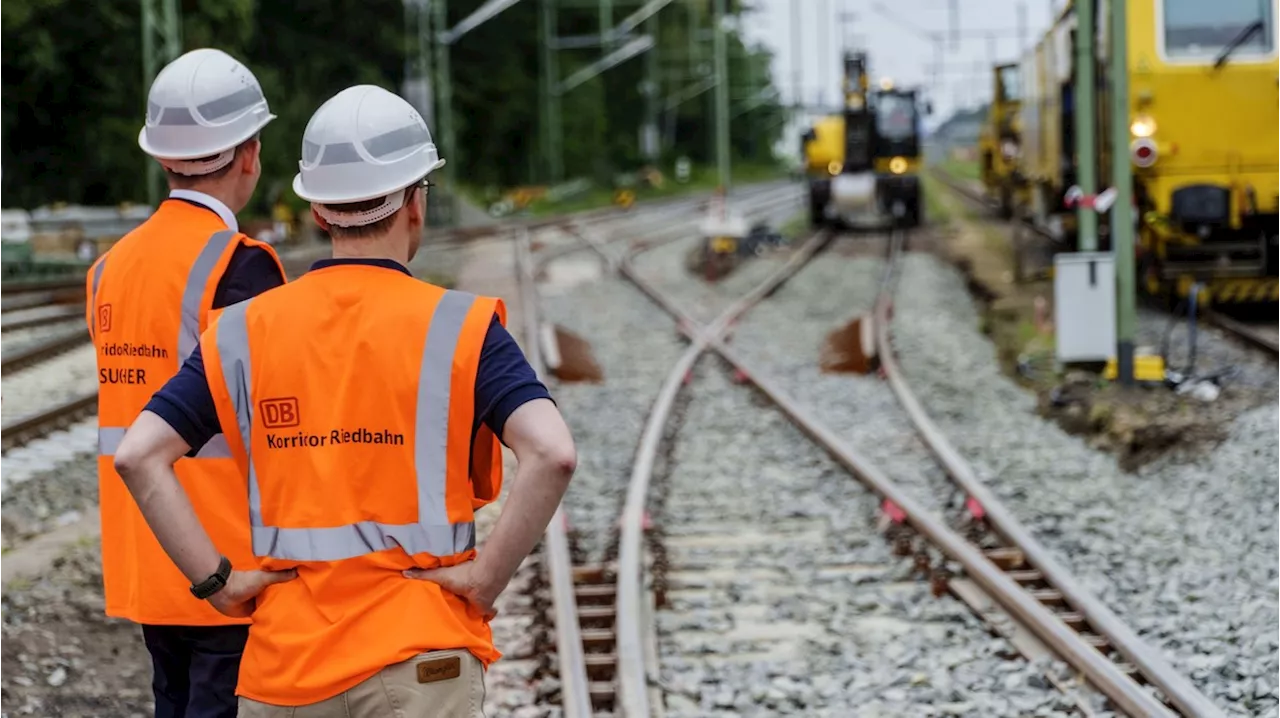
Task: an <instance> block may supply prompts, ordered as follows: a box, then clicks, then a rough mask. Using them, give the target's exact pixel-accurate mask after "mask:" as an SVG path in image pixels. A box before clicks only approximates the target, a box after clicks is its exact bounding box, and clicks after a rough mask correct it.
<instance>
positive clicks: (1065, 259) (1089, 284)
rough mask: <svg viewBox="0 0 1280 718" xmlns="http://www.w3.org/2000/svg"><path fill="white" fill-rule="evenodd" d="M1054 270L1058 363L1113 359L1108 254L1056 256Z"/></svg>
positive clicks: (1112, 261)
mask: <svg viewBox="0 0 1280 718" xmlns="http://www.w3.org/2000/svg"><path fill="white" fill-rule="evenodd" d="M1053 268H1054V272H1053V324H1054V329H1055V331H1056V335H1057V336H1056V343H1057V356H1058V361H1060V362H1064V363H1066V362H1099V361H1106V360H1107V359H1109V358H1110V357H1112V356H1114V355H1115V347H1116V270H1115V259H1114V258H1113V257H1112V256H1111V253H1110V252H1075V253H1071V254H1067V253H1063V254H1058V255H1057V256H1056V257H1054V262H1053Z"/></svg>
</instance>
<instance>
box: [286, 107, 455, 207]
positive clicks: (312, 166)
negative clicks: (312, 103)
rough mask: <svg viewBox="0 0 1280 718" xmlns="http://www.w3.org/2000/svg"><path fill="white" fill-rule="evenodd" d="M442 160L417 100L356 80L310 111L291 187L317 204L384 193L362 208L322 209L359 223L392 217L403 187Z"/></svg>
mask: <svg viewBox="0 0 1280 718" xmlns="http://www.w3.org/2000/svg"><path fill="white" fill-rule="evenodd" d="M443 165H444V160H442V159H440V155H439V154H438V153H437V152H436V146H435V143H433V142H432V141H431V131H430V130H428V129H427V123H426V121H424V120H423V119H422V115H420V114H418V111H417V110H415V109H413V105H410V104H409V103H408V102H407V101H405V100H404V98H402V97H400V96H399V95H396V94H395V93H392V92H388V91H387V90H384V89H382V88H381V87H377V86H375V85H356V86H355V87H348V88H347V89H345V90H343V91H342V92H339V93H338V94H336V95H334V96H333V97H332V98H330V99H329V101H328V102H326V103H324V104H323V105H321V106H320V109H318V110H316V113H315V114H314V115H312V116H311V121H310V122H308V123H307V129H306V130H305V131H304V132H303V133H302V161H300V162H299V163H298V168H299V170H300V171H299V172H298V174H297V176H295V177H294V178H293V191H294V192H295V193H297V195H298V196H299V197H301V198H302V199H304V200H307V201H308V202H311V203H313V204H316V205H321V204H347V203H350V202H363V201H367V200H371V199H377V198H378V197H385V198H386V200H387V201H386V202H384V203H383V204H382V205H380V206H378V207H375V208H374V209H371V210H366V211H363V212H342V213H337V212H332V211H330V210H327V209H325V208H323V207H317V208H316V212H318V213H319V214H320V216H321V217H323V218H324V219H325V221H327V222H329V223H330V224H335V225H338V226H340V227H355V226H360V225H366V224H372V223H373V222H377V221H378V220H380V219H383V218H385V217H390V216H391V215H392V214H394V213H395V212H396V210H398V209H400V207H401V205H402V204H403V203H404V194H403V193H402V192H399V190H402V189H404V188H406V187H409V186H410V185H413V184H415V183H417V182H418V181H420V180H422V179H423V178H424V177H426V176H427V175H428V174H430V173H431V172H432V171H434V170H435V169H436V168H438V167H441V166H443Z"/></svg>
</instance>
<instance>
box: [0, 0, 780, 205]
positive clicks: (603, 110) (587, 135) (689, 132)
mask: <svg viewBox="0 0 1280 718" xmlns="http://www.w3.org/2000/svg"><path fill="white" fill-rule="evenodd" d="M448 1H449V6H448V10H449V20H450V23H451V24H456V23H457V22H458V21H460V20H461V19H462V18H464V17H466V16H467V15H468V14H470V13H471V12H472V11H473V10H475V9H476V8H477V7H479V6H480V4H481V3H482V2H483V0H448ZM542 1H543V0H525V1H524V2H520V3H517V4H516V5H515V6H513V7H511V8H509V9H508V10H506V11H504V12H503V13H501V14H499V15H498V16H497V17H495V18H494V19H492V20H490V21H489V22H488V23H486V24H484V25H482V26H480V27H479V28H477V29H475V30H474V31H472V32H471V33H469V34H467V35H466V36H464V37H463V38H462V39H461V40H460V41H459V42H458V43H457V44H456V45H455V46H453V47H452V48H451V50H450V63H451V66H452V73H453V77H452V80H453V82H452V84H453V90H454V93H453V102H454V127H455V132H456V137H457V142H458V147H456V148H450V147H441V148H440V150H441V154H442V155H443V156H444V157H446V158H447V159H449V160H450V162H451V163H453V164H454V167H456V171H457V176H458V178H459V179H460V180H461V181H462V182H464V183H466V184H468V185H471V186H491V185H497V186H511V185H516V184H527V183H532V182H535V181H542V180H545V168H546V160H545V155H544V152H543V148H542V146H541V145H542V140H541V137H542V134H541V132H540V128H539V123H540V114H539V92H540V82H539V80H540V78H539V70H540V64H541V61H542V55H541V50H540V40H541V34H540V26H539V19H540V16H541V7H542V5H541V3H542ZM180 4H181V9H182V15H183V22H182V24H183V27H182V31H183V47H184V48H185V49H192V48H196V47H217V48H220V49H223V50H225V51H226V52H228V53H230V54H231V55H233V56H235V57H237V58H238V59H240V60H241V61H243V62H245V63H246V64H247V65H248V66H249V67H250V68H251V69H252V70H253V72H254V74H255V75H257V77H258V79H259V81H260V82H261V83H262V86H263V90H264V91H265V93H266V95H267V99H268V101H269V102H270V104H271V109H272V111H273V112H274V113H275V114H276V115H277V116H278V119H277V120H276V121H275V122H273V123H272V124H271V125H269V126H268V127H267V129H266V130H264V132H263V135H262V140H263V151H262V166H263V181H262V184H261V185H260V190H259V192H258V195H257V197H256V198H255V202H256V205H255V206H253V207H251V208H250V211H251V212H258V213H265V212H266V211H267V207H268V206H269V204H270V202H272V201H273V200H274V199H275V198H276V197H277V196H282V197H284V198H285V199H286V201H290V202H293V203H295V204H297V203H298V200H297V198H296V197H294V195H293V192H292V190H291V189H289V182H290V181H291V179H292V177H293V174H294V173H295V172H296V171H297V158H298V153H299V149H300V145H301V138H302V132H303V129H304V128H305V127H306V123H307V120H308V119H309V118H310V116H311V114H312V113H313V112H314V111H315V110H316V108H317V107H319V105H320V104H321V103H323V102H324V101H325V100H327V99H328V98H329V97H331V96H332V95H333V94H335V93H336V92H338V91H339V90H341V89H342V88H344V87H347V86H349V85H353V84H358V83H370V84H377V85H380V86H382V87H385V88H387V89H391V90H394V91H399V90H400V88H401V84H402V81H403V79H404V76H405V68H406V66H407V64H408V61H409V60H410V59H411V58H410V57H409V56H408V52H407V51H408V48H411V47H416V37H415V36H414V35H412V34H411V33H412V32H415V31H416V28H409V27H406V13H405V7H404V3H403V1H402V0H306V1H305V2H304V1H303V0H270V1H267V0H182V2H181V3H180ZM560 4H561V5H562V6H563V7H561V8H560V9H559V11H558V13H557V24H558V32H559V34H560V35H562V36H565V35H584V34H590V33H595V32H598V30H599V16H598V13H597V10H596V8H594V7H592V6H591V4H590V3H582V2H561V3H560ZM639 4H640V3H639V2H638V1H636V0H615V9H614V22H615V23H616V22H618V21H620V20H621V19H622V18H624V17H626V16H627V15H628V14H629V13H631V12H634V10H635V9H636V8H637V7H639ZM729 4H730V6H731V12H736V11H738V8H737V5H738V4H737V3H729ZM0 16H2V23H0V24H2V27H3V35H2V37H0V39H2V40H3V41H6V42H4V46H3V48H2V49H0V62H3V64H4V87H3V94H2V95H0V100H2V101H3V103H4V106H5V112H4V114H3V147H2V149H3V158H2V159H3V165H4V168H5V169H6V170H7V172H5V173H4V174H3V188H2V189H3V193H4V196H5V204H6V205H7V206H26V207H34V206H38V205H41V204H46V203H49V202H56V201H67V202H74V203H85V204H114V203H117V202H122V201H144V199H145V197H146V187H145V185H144V183H143V180H142V178H143V177H144V171H145V169H146V163H147V162H148V160H147V159H146V157H145V156H144V155H143V154H142V152H141V150H139V149H138V146H137V135H138V131H139V129H141V125H142V120H143V114H144V109H143V108H144V105H145V90H146V88H145V83H144V78H143V76H142V75H143V73H142V69H141V68H142V51H141V44H140V38H141V12H140V4H139V3H138V2H136V1H133V0H101V1H97V2H76V1H75V0H8V1H7V2H5V3H4V4H3V7H2V9H0ZM656 17H657V22H656V24H657V26H658V31H657V47H656V49H655V52H656V53H657V54H656V68H657V72H658V83H657V84H658V88H657V98H658V103H659V105H658V106H659V107H661V106H662V104H663V101H664V100H665V98H668V97H670V96H672V95H674V94H675V93H677V92H679V91H680V90H681V89H683V88H686V87H689V86H690V85H693V84H696V83H697V82H698V81H699V80H701V79H702V76H700V75H698V74H697V72H698V69H699V68H698V65H699V62H695V61H694V60H695V59H698V60H699V61H700V63H701V64H702V65H704V66H705V67H706V68H707V69H709V68H710V66H711V47H712V44H711V41H710V39H709V37H704V36H705V35H708V33H707V29H708V28H709V25H710V22H709V17H710V3H709V2H707V1H706V0H680V1H677V2H673V3H672V4H671V5H669V6H668V7H667V8H666V9H664V10H663V11H661V12H660V13H658V15H657V16H656ZM691 21H694V22H696V23H697V26H698V28H699V34H695V36H694V39H695V40H696V42H695V43H694V45H695V47H694V48H692V49H693V51H694V53H696V58H694V57H691V55H690V52H691V46H690V34H689V23H690V22H691ZM645 27H646V26H642V27H641V31H643V30H644V29H645ZM728 40H729V42H728V51H729V72H730V96H731V105H732V109H731V114H735V115H736V117H734V119H733V124H732V133H731V147H732V151H733V154H734V156H735V160H747V161H752V162H756V163H761V162H770V161H771V160H772V157H771V148H772V145H773V144H774V142H775V141H776V140H777V138H778V136H779V134H780V132H781V129H782V119H783V116H784V109H783V108H781V107H780V106H778V105H777V104H776V101H768V102H759V101H758V100H759V98H760V92H761V91H762V90H764V89H765V88H768V87H769V80H768V72H767V68H768V64H769V60H770V58H769V55H768V53H767V51H765V50H763V49H760V48H748V47H745V46H744V45H743V43H742V42H741V41H740V39H739V38H738V37H736V36H734V35H732V34H731V35H730V37H729V38H728ZM599 56H600V49H599V48H589V49H581V50H567V51H562V52H561V53H560V56H559V61H560V70H561V73H560V74H561V77H562V78H563V77H567V76H568V75H569V74H570V73H572V72H573V71H574V70H576V69H578V68H580V67H583V66H585V65H587V64H589V63H590V62H592V61H594V60H595V59H597V58H598V57H599ZM648 62H649V60H648V58H646V57H645V56H644V55H640V56H638V57H635V58H633V59H630V60H628V61H626V62H624V63H622V64H620V65H618V66H617V67H615V68H613V69H612V70H610V71H608V72H606V73H604V74H603V75H600V76H597V77H596V78H594V79H592V80H590V81H588V82H586V83H584V84H582V85H580V86H579V87H576V88H574V89H573V90H571V91H570V92H569V93H567V94H566V95H565V96H564V98H563V103H562V117H563V125H564V127H563V138H564V139H563V144H564V162H565V171H566V174H567V175H568V176H570V177H575V176H589V177H593V178H595V179H597V180H599V181H600V182H601V183H606V184H607V182H608V180H609V179H610V178H611V177H612V176H613V175H614V174H615V173H617V172H620V171H628V170H634V169H636V168H637V167H639V166H640V165H641V164H642V156H641V151H640V128H641V125H642V123H643V121H644V118H645V117H646V110H647V108H648V104H647V103H648V99H647V98H646V97H645V96H644V94H642V92H641V87H642V86H643V82H644V80H645V79H646V77H647V75H646V69H647V63H648ZM147 82H149V80H147ZM712 96H713V93H712V92H710V91H708V92H704V93H703V94H701V95H700V96H698V97H696V98H693V99H691V100H689V101H687V102H684V103H683V104H681V105H679V106H678V107H676V108H674V110H673V111H671V112H670V113H666V112H663V113H661V114H659V128H660V131H661V135H662V138H663V142H662V147H663V149H664V155H665V158H664V159H667V160H670V159H671V158H673V157H675V156H677V155H687V156H689V157H690V158H692V159H693V160H694V161H695V162H697V163H711V162H713V160H714V157H713V137H712V135H713V132H714V122H713V115H712V114H711V108H712V104H711V102H712ZM753 98H754V99H755V100H757V102H754V103H751V104H754V105H756V106H755V107H754V109H751V110H750V111H747V112H743V113H742V114H738V113H739V112H741V111H742V110H743V109H744V108H745V107H746V106H747V104H748V101H750V100H752V99H753ZM433 129H435V128H433ZM437 134H438V133H437ZM437 139H439V138H437Z"/></svg>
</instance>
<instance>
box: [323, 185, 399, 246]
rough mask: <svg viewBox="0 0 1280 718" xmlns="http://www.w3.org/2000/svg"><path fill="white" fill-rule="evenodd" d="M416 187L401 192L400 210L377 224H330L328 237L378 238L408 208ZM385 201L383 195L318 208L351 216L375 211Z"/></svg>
mask: <svg viewBox="0 0 1280 718" xmlns="http://www.w3.org/2000/svg"><path fill="white" fill-rule="evenodd" d="M417 186H418V185H416V184H415V185H410V186H408V187H405V188H404V190H403V191H404V204H402V205H401V206H400V209H397V210H396V211H394V212H392V213H391V214H390V215H389V216H387V217H383V218H382V219H380V220H378V221H377V222H370V223H369V224H362V225H358V226H355V227H339V226H338V225H336V224H333V223H330V224H329V236H330V237H332V238H334V239H364V238H368V237H378V236H381V235H383V234H386V233H387V232H388V231H390V229H391V225H392V224H393V223H394V222H395V221H396V215H398V214H400V212H401V211H402V210H403V209H404V208H405V207H406V206H408V204H409V199H410V197H409V196H410V195H411V194H412V193H413V190H414V188H415V187H417ZM386 201H387V195H383V196H381V197H375V198H374V199H366V200H361V201H359V202H346V203H343V204H321V205H320V206H321V207H324V208H325V209H326V210H328V211H330V212H336V213H339V214H351V213H355V212H367V211H369V210H371V209H377V208H378V207H381V206H382V205H383V204H385V203H386Z"/></svg>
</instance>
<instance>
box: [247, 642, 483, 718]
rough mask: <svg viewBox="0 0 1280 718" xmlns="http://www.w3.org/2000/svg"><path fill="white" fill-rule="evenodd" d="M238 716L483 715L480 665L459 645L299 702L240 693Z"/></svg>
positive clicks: (460, 717)
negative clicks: (339, 690) (336, 691)
mask: <svg viewBox="0 0 1280 718" xmlns="http://www.w3.org/2000/svg"><path fill="white" fill-rule="evenodd" d="M239 715H240V718H435V717H436V716H440V718H484V666H483V665H482V664H481V663H480V660H479V659H477V658H476V657H475V656H473V655H471V653H470V652H469V651H467V650H464V649H454V650H449V651H432V652H430V653H423V654H421V655H418V656H414V657H413V658H410V659H409V660H407V661H404V662H402V663H396V664H394V665H390V666H387V667H386V668H383V669H382V670H381V671H378V672H377V673H375V674H373V675H372V676H370V677H369V678H367V679H365V680H364V681H362V682H360V683H358V684H356V685H355V686H354V687H352V688H351V689H349V690H347V691H346V692H345V693H339V694H338V695H336V696H334V697H332V698H329V699H327V700H323V701H320V702H319V703H312V704H310V705H305V706H276V705H271V704H269V703H261V702H259V701H255V700H252V699H250V698H245V697H244V696H241V697H240V711H239Z"/></svg>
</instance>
